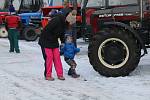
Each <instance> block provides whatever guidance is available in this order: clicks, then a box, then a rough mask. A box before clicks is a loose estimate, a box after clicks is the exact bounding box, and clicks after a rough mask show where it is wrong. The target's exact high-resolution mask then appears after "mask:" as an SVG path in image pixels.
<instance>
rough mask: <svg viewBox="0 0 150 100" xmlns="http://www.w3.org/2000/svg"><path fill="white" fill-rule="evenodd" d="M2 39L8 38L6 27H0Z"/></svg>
mask: <svg viewBox="0 0 150 100" xmlns="http://www.w3.org/2000/svg"><path fill="white" fill-rule="evenodd" d="M0 37H2V38H6V37H8V32H7V30H6V28H5V27H4V26H2V27H0Z"/></svg>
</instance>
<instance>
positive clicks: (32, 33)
mask: <svg viewBox="0 0 150 100" xmlns="http://www.w3.org/2000/svg"><path fill="white" fill-rule="evenodd" d="M37 37H38V34H37V33H36V28H34V27H32V26H31V27H26V28H25V29H24V30H23V38H24V39H25V40H26V41H35V40H36V39H37Z"/></svg>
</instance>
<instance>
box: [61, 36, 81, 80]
mask: <svg viewBox="0 0 150 100" xmlns="http://www.w3.org/2000/svg"><path fill="white" fill-rule="evenodd" d="M61 51H62V52H63V55H64V59H65V61H66V63H67V64H68V65H69V66H70V68H69V71H68V75H69V76H72V77H73V78H78V77H80V75H78V74H77V73H76V70H75V68H76V66H77V64H76V62H75V60H74V57H75V54H76V53H78V52H80V49H79V48H76V47H75V45H74V43H73V37H72V36H71V35H69V34H68V35H66V42H65V44H64V46H63V48H61Z"/></svg>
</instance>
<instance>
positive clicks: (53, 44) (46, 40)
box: [38, 15, 66, 48]
mask: <svg viewBox="0 0 150 100" xmlns="http://www.w3.org/2000/svg"><path fill="white" fill-rule="evenodd" d="M65 26H66V23H65V17H64V16H63V15H57V16H55V17H53V18H52V19H51V20H50V21H49V23H48V24H47V26H46V27H45V28H44V29H43V31H42V33H41V35H40V39H39V42H38V44H39V45H40V46H41V47H42V48H58V47H59V42H58V38H60V40H61V42H63V43H64V33H65Z"/></svg>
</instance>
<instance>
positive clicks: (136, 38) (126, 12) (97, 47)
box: [43, 0, 150, 77]
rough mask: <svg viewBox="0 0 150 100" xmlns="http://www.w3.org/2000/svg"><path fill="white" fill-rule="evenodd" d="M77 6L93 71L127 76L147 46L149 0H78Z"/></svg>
mask: <svg viewBox="0 0 150 100" xmlns="http://www.w3.org/2000/svg"><path fill="white" fill-rule="evenodd" d="M81 5H82V6H81V10H78V11H81V13H80V15H79V16H80V17H82V18H81V20H80V24H79V25H78V26H77V27H78V28H80V29H81V31H80V32H81V33H82V34H84V36H85V37H88V38H89V39H90V41H89V47H88V57H89V61H90V63H91V65H92V66H93V68H94V69H95V71H97V72H98V73H100V74H101V75H104V76H107V77H118V76H127V75H129V74H130V73H131V72H132V71H133V70H134V69H135V68H136V67H137V66H138V63H139V61H140V58H141V57H143V56H144V55H145V54H147V48H149V47H150V5H149V0H117V1H116V0H82V4H81ZM43 9H45V8H43ZM43 11H44V12H45V11H47V10H43ZM47 13H48V12H47ZM142 50H143V52H141V51H142Z"/></svg>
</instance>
